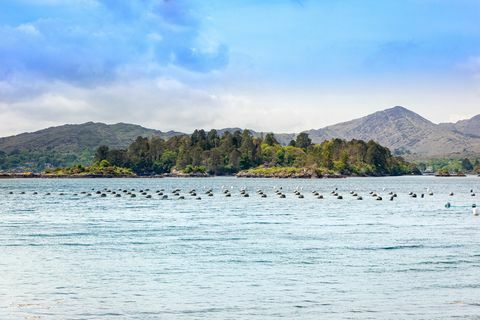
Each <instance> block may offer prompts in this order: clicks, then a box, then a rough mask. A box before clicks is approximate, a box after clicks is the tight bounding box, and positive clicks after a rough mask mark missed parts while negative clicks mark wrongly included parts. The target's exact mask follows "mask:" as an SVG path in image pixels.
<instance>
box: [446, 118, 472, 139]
mask: <svg viewBox="0 0 480 320" xmlns="http://www.w3.org/2000/svg"><path fill="white" fill-rule="evenodd" d="M440 126H441V127H443V128H445V129H448V130H450V131H455V132H458V133H461V134H463V135H466V136H470V137H474V138H480V114H479V115H476V116H474V117H473V118H471V119H466V120H460V121H458V122H455V123H440Z"/></svg>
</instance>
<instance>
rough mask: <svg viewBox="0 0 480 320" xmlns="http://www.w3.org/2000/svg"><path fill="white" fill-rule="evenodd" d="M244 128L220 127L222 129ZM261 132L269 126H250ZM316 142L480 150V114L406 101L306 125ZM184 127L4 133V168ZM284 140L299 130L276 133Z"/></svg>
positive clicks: (62, 158)
mask: <svg viewBox="0 0 480 320" xmlns="http://www.w3.org/2000/svg"><path fill="white" fill-rule="evenodd" d="M237 130H242V129H241V128H224V129H219V130H217V132H218V134H220V135H222V134H223V133H225V132H226V131H229V132H231V133H233V132H235V131H237ZM251 132H252V134H253V135H254V136H256V137H262V136H264V135H265V134H266V133H267V132H257V131H253V130H251ZM305 132H307V133H308V134H309V136H310V138H311V139H312V141H313V142H314V143H320V142H322V141H324V140H327V139H332V138H341V139H347V140H350V139H362V140H374V141H376V142H378V143H380V144H382V145H384V146H386V147H388V148H390V149H391V150H392V151H393V152H394V153H395V154H397V155H402V156H405V157H407V158H408V159H410V160H412V159H426V158H434V157H437V158H439V157H464V156H469V155H480V115H478V116H475V117H473V118H471V119H468V120H462V121H459V122H456V123H442V124H438V125H437V124H435V123H433V122H431V121H429V120H427V119H425V118H423V117H422V116H420V115H418V114H416V113H415V112H413V111H410V110H408V109H406V108H404V107H394V108H390V109H386V110H383V111H379V112H375V113H373V114H370V115H367V116H365V117H362V118H359V119H354V120H351V121H347V122H343V123H339V124H335V125H332V126H328V127H324V128H320V129H316V130H308V131H305ZM181 134H184V133H181V132H175V131H169V132H163V131H159V130H154V129H147V128H144V127H142V126H139V125H134V124H127V123H118V124H112V125H108V124H104V123H94V122H88V123H84V124H73V125H63V126H59V127H52V128H47V129H43V130H40V131H36V132H31V133H22V134H19V135H16V136H11V137H5V138H0V170H2V169H3V170H11V169H12V168H17V169H18V170H30V169H31V170H42V169H43V168H44V167H45V166H69V165H72V164H74V163H82V164H88V163H89V162H90V161H91V160H92V158H93V154H94V152H95V150H96V148H98V147H99V146H101V145H107V146H109V147H111V148H125V147H127V146H128V145H129V144H130V143H131V142H132V141H133V140H134V139H135V138H136V137H137V136H144V137H152V136H158V137H161V138H163V139H168V138H170V137H172V136H176V135H181ZM275 137H276V139H277V140H278V141H279V142H280V143H281V144H283V145H287V144H288V143H289V142H290V140H292V139H295V137H296V134H295V133H285V134H283V133H282V134H275Z"/></svg>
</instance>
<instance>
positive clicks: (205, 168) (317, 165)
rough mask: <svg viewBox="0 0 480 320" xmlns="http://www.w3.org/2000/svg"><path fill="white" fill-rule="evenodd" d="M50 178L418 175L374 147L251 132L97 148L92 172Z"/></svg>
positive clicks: (62, 172)
mask: <svg viewBox="0 0 480 320" xmlns="http://www.w3.org/2000/svg"><path fill="white" fill-rule="evenodd" d="M46 174H49V175H59V176H70V175H84V176H90V175H99V174H100V175H102V174H105V175H107V176H115V175H118V176H133V175H136V176H156V175H163V176H212V175H237V176H238V177H280V178H294V177H298V178H312V177H345V176H388V175H405V174H420V171H419V170H418V169H417V167H416V166H415V165H414V164H412V163H409V162H406V161H405V160H403V159H402V158H400V157H395V156H393V155H392V154H391V152H390V150H389V149H388V148H386V147H383V146H381V145H379V144H378V143H376V142H374V141H368V142H365V141H362V140H351V141H345V140H341V139H332V140H327V141H324V142H322V143H320V144H312V142H311V139H310V138H309V137H308V134H306V133H301V134H299V135H298V136H297V137H296V139H295V140H292V141H291V142H290V143H289V145H288V146H282V145H280V144H279V143H278V141H277V140H276V139H275V135H274V134H273V133H269V134H266V135H265V136H264V137H254V136H253V135H252V134H251V133H250V131H248V130H243V131H240V130H238V131H235V132H233V133H231V132H228V131H227V132H225V133H224V134H223V135H219V134H218V133H217V131H216V130H211V131H209V132H208V133H207V132H205V131H204V130H195V131H194V132H193V134H191V135H181V136H174V137H171V138H169V139H167V140H164V139H161V138H159V137H152V138H150V139H149V138H145V137H138V138H137V139H136V140H135V141H134V142H133V143H132V144H130V145H129V146H128V148H126V149H111V148H109V147H108V146H101V147H99V148H98V149H97V150H96V153H95V159H94V164H93V165H92V166H90V167H84V166H80V165H78V166H73V167H70V168H58V169H51V170H48V171H46Z"/></svg>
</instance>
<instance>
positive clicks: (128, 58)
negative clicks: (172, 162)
mask: <svg viewBox="0 0 480 320" xmlns="http://www.w3.org/2000/svg"><path fill="white" fill-rule="evenodd" d="M479 21H480V1H478V0H402V1H398V0H362V1H358V0H316V1H314V0H263V1H259V0H258V1H254V0H229V1H225V0H209V1H206V0H204V1H202V0H196V1H195V0H131V1H126V0H125V1H118V0H0V136H7V135H12V134H18V133H21V132H25V131H35V130H38V129H42V128H45V127H50V126H56V125H62V124H65V123H83V122H87V121H95V122H105V123H117V122H127V123H135V124H140V125H143V126H146V127H149V128H155V129H159V130H162V131H167V130H176V131H183V132H191V131H193V130H194V129H196V128H204V129H211V128H225V127H241V128H250V129H254V130H259V131H274V132H299V131H302V130H307V129H312V128H314V129H317V128H321V127H323V126H326V125H330V124H335V123H337V122H341V121H347V120H351V119H353V118H358V117H361V116H364V115H367V114H369V113H372V112H375V111H378V110H382V109H386V108H389V107H393V106H397V105H401V106H404V107H407V108H409V109H411V110H412V111H415V112H417V113H419V114H421V115H422V116H424V117H426V118H428V119H429V120H431V121H433V122H436V123H439V122H451V121H457V120H460V119H464V118H469V117H472V116H474V115H476V114H479V113H480V23H479Z"/></svg>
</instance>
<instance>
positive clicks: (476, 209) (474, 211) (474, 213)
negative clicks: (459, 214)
mask: <svg viewBox="0 0 480 320" xmlns="http://www.w3.org/2000/svg"><path fill="white" fill-rule="evenodd" d="M472 211H473V215H474V216H478V215H479V214H480V213H479V212H478V208H473V209H472Z"/></svg>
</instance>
